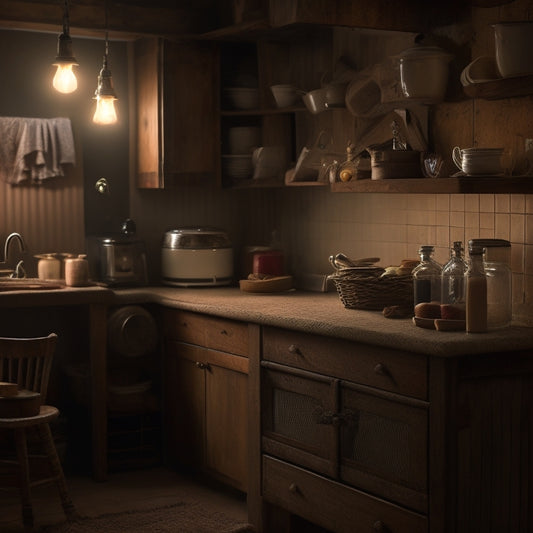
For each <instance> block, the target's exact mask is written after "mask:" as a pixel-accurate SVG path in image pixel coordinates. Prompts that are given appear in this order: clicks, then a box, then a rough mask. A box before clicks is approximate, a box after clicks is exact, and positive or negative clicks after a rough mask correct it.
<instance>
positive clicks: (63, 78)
mask: <svg viewBox="0 0 533 533" xmlns="http://www.w3.org/2000/svg"><path fill="white" fill-rule="evenodd" d="M53 65H54V66H55V67H57V70H56V73H55V76H54V80H53V81H52V85H53V86H54V89H55V90H56V91H58V92H60V93H65V94H68V93H72V92H74V91H75V90H76V89H77V88H78V80H76V76H75V75H74V72H73V70H72V67H74V66H76V67H77V66H78V63H77V62H76V58H75V57H74V56H73V54H72V39H71V38H70V35H69V16H68V2H67V0H65V4H64V7H63V33H62V34H61V35H60V36H59V37H58V39H57V56H56V60H55V63H53Z"/></svg>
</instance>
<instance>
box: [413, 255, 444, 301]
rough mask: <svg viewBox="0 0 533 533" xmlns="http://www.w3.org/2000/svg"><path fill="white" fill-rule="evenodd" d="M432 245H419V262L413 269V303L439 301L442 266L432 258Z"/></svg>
mask: <svg viewBox="0 0 533 533" xmlns="http://www.w3.org/2000/svg"><path fill="white" fill-rule="evenodd" d="M434 251H435V247H434V246H429V245H424V246H421V247H420V250H418V253H419V254H420V263H418V265H417V266H416V267H415V268H414V269H413V287H414V305H417V304H419V303H422V302H440V296H441V273H442V266H441V265H440V264H439V263H437V261H435V260H434V259H433V253H434Z"/></svg>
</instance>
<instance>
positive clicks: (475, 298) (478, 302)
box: [465, 246, 487, 333]
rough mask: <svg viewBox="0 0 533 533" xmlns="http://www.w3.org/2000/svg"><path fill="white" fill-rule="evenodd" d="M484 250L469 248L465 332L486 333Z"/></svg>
mask: <svg viewBox="0 0 533 533" xmlns="http://www.w3.org/2000/svg"><path fill="white" fill-rule="evenodd" d="M483 253H484V248H483V247H481V246H469V249H468V255H469V256H470V263H469V265H468V270H467V271H466V274H465V278H466V332H467V333H485V332H486V331H487V276H486V274H485V268H484V266H483Z"/></svg>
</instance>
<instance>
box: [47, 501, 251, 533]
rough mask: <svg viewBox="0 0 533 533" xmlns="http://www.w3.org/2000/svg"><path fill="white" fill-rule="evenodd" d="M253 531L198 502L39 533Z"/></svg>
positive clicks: (85, 520) (82, 521) (79, 522)
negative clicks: (209, 510)
mask: <svg viewBox="0 0 533 533" xmlns="http://www.w3.org/2000/svg"><path fill="white" fill-rule="evenodd" d="M252 531H254V529H253V528H252V527H251V526H249V525H248V524H243V523H242V522H241V523H239V522H237V521H235V520H234V519H233V518H230V517H228V516H226V515H224V514H223V513H220V512H209V513H206V512H205V506H204V505H203V504H202V503H200V502H184V503H178V504H175V505H169V506H165V507H159V508H156V509H148V510H142V511H126V512H120V513H110V514H105V515H101V516H97V517H90V518H89V517H87V518H84V517H82V518H80V519H79V520H77V521H75V522H64V523H61V524H57V525H49V526H44V527H42V528H41V529H39V533H125V532H128V533H244V532H252Z"/></svg>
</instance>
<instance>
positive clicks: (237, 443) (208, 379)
mask: <svg viewBox="0 0 533 533" xmlns="http://www.w3.org/2000/svg"><path fill="white" fill-rule="evenodd" d="M247 374H248V359H247V358H246V357H240V356H237V355H232V354H228V353H224V352H217V351H213V350H208V366H207V367H206V368H205V398H206V399H205V466H206V468H207V469H208V470H209V471H210V472H212V473H213V474H214V475H215V476H217V477H219V478H220V479H222V480H223V481H225V482H226V483H228V484H230V485H232V486H234V487H235V488H237V489H239V490H242V491H244V492H246V491H247V488H248V474H247V464H248V443H247V433H248V375H247Z"/></svg>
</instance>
